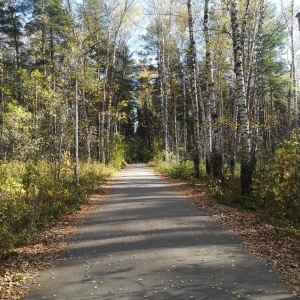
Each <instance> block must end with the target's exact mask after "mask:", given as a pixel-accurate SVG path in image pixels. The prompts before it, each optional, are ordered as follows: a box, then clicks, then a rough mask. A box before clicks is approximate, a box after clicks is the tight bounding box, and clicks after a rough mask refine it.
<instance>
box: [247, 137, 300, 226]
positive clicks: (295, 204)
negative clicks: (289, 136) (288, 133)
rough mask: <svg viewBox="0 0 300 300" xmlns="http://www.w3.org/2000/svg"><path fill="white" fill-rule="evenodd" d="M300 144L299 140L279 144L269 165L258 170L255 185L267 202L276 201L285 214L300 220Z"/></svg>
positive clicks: (259, 195) (292, 218) (255, 190)
mask: <svg viewBox="0 0 300 300" xmlns="http://www.w3.org/2000/svg"><path fill="white" fill-rule="evenodd" d="M299 174H300V144H299V142H298V141H296V139H294V140H291V141H285V142H284V143H282V144H281V145H280V147H278V149H277V150H276V152H275V155H274V157H273V158H272V159H271V160H270V161H269V162H268V166H267V167H265V168H260V169H258V170H257V171H256V174H255V177H254V180H253V187H254V192H255V193H256V194H257V196H258V197H260V198H261V199H263V200H264V201H265V202H266V203H269V202H270V201H276V202H277V203H278V204H279V205H280V206H281V207H282V210H281V212H282V217H286V218H287V219H290V220H291V221H297V222H299V216H300V197H299V195H300V175H299Z"/></svg>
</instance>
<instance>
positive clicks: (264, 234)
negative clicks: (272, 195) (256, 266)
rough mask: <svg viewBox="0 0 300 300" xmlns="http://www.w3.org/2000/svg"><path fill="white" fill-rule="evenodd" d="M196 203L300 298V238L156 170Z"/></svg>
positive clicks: (195, 204) (166, 180) (169, 183)
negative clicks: (266, 264)
mask: <svg viewBox="0 0 300 300" xmlns="http://www.w3.org/2000/svg"><path fill="white" fill-rule="evenodd" d="M156 174H158V175H159V176H160V177H161V178H162V179H163V180H164V181H165V182H167V183H168V185H171V186H173V187H174V188H175V189H176V190H177V191H178V192H179V193H180V194H181V195H183V196H184V197H187V198H190V199H191V200H192V201H193V204H194V206H196V207H197V208H198V209H200V210H202V211H205V212H208V213H209V214H210V215H212V217H213V218H215V219H218V220H219V221H220V222H221V224H222V226H223V227H224V228H225V229H227V230H229V231H230V232H231V233H233V234H235V235H237V236H239V237H241V238H242V240H243V245H244V247H245V248H246V249H248V250H249V251H251V252H252V253H253V254H255V255H256V256H258V257H259V258H260V259H261V260H263V261H266V262H267V263H268V264H269V265H270V268H271V269H270V272H272V268H274V269H276V270H277V271H278V273H279V275H280V277H281V280H282V281H283V282H285V283H286V284H288V285H289V286H290V287H291V289H292V290H293V291H294V293H295V294H296V295H298V296H299V297H300V239H299V238H298V237H297V236H292V235H291V234H289V233H288V232H287V231H285V230H284V229H282V228H280V227H276V226H273V225H270V224H267V223H265V222H263V221H261V220H259V218H258V217H257V216H256V215H255V214H254V213H252V212H249V211H244V210H239V209H237V208H233V207H228V206H225V205H222V204H220V203H218V202H217V200H215V199H213V198H212V197H210V196H209V195H203V194H200V192H199V190H197V189H195V188H193V187H192V186H191V185H190V184H189V183H188V182H185V181H183V180H180V179H174V178H170V177H167V176H164V175H161V174H159V173H157V172H156Z"/></svg>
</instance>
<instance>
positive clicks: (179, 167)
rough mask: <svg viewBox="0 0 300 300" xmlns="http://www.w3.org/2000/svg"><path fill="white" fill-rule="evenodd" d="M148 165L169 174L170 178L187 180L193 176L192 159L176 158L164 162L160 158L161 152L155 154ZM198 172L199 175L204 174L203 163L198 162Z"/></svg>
mask: <svg viewBox="0 0 300 300" xmlns="http://www.w3.org/2000/svg"><path fill="white" fill-rule="evenodd" d="M169 156H170V158H172V156H171V154H169ZM149 165H150V166H153V167H154V168H155V169H156V170H157V171H159V172H161V173H163V174H165V175H167V176H170V177H172V178H183V179H187V180H191V179H193V178H194V164H193V162H192V161H190V160H187V161H181V162H177V161H176V160H172V159H171V162H164V161H163V160H162V154H160V155H157V156H156V157H155V158H154V160H153V161H151V162H150V163H149ZM200 172H201V176H202V177H204V176H205V163H204V162H201V163H200Z"/></svg>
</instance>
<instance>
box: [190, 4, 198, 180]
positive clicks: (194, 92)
mask: <svg viewBox="0 0 300 300" xmlns="http://www.w3.org/2000/svg"><path fill="white" fill-rule="evenodd" d="M187 8H188V25H189V41H190V45H189V54H188V55H189V69H190V85H191V96H192V107H193V135H194V149H193V150H194V151H193V160H194V172H195V176H196V178H200V168H199V164H200V123H199V103H198V101H199V97H198V87H197V65H196V63H197V59H196V45H195V38H194V24H193V23H194V21H193V14H192V3H191V0H188V1H187Z"/></svg>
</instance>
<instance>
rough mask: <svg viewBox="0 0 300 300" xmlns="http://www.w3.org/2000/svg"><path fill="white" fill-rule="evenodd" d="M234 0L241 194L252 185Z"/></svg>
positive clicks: (247, 119) (232, 17)
mask: <svg viewBox="0 0 300 300" xmlns="http://www.w3.org/2000/svg"><path fill="white" fill-rule="evenodd" d="M236 6H237V5H236V0H232V1H231V7H230V15H231V26H232V41H233V52H234V64H235V68H234V69H235V74H236V82H237V97H238V105H239V121H240V132H241V143H242V145H241V156H242V157H241V191H242V194H243V195H247V194H250V192H251V185H252V166H251V141H250V132H249V127H250V125H249V118H248V109H247V101H246V93H245V82H244V72H243V60H242V45H241V35H240V30H239V24H238V18H237V8H236Z"/></svg>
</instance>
